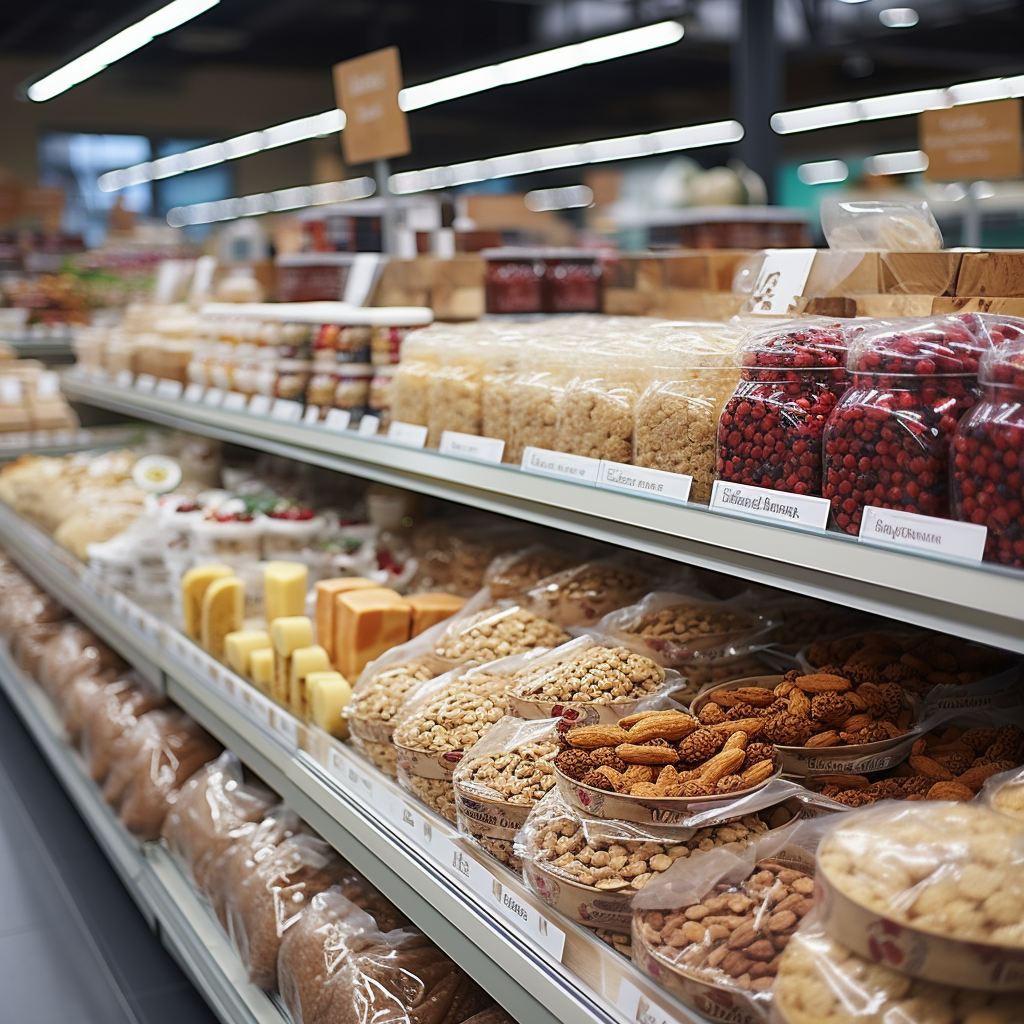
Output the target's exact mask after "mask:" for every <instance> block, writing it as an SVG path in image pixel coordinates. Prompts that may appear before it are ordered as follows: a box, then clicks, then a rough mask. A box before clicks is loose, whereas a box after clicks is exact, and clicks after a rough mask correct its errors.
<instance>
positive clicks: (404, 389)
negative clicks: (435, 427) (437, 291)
mask: <svg viewBox="0 0 1024 1024" xmlns="http://www.w3.org/2000/svg"><path fill="white" fill-rule="evenodd" d="M442 350H443V340H442V336H439V334H438V329H433V330H432V329H430V328H427V329H425V330H422V331H416V332H415V333H413V334H411V335H409V336H408V337H407V338H406V339H405V341H404V342H403V343H402V359H401V362H400V363H399V366H398V372H397V373H396V374H395V381H394V385H393V386H392V395H391V418H392V419H393V420H398V421H400V422H402V423H416V424H419V425H420V426H423V427H425V426H427V424H428V423H429V422H430V384H431V381H432V380H433V377H434V374H435V373H436V372H437V370H438V369H439V366H440V359H441V352H442Z"/></svg>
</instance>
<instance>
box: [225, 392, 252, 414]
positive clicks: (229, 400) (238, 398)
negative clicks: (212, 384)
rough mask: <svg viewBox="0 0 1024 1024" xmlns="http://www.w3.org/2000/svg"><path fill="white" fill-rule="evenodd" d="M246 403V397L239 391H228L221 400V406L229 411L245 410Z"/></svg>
mask: <svg viewBox="0 0 1024 1024" xmlns="http://www.w3.org/2000/svg"><path fill="white" fill-rule="evenodd" d="M246 403H247V399H246V397H245V395H243V394H242V393H241V392H239V391H229V392H228V393H227V394H226V395H225V396H224V401H223V402H221V408H222V409H227V410H229V411H230V412H243V411H244V410H245V406H246Z"/></svg>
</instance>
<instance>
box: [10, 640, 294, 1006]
mask: <svg viewBox="0 0 1024 1024" xmlns="http://www.w3.org/2000/svg"><path fill="white" fill-rule="evenodd" d="M0 686H2V687H3V690H4V692H5V694H6V695H7V697H8V698H9V699H10V701H11V703H12V704H13V705H14V707H15V709H16V710H17V712H18V716H19V717H20V718H21V720H22V722H23V723H24V724H25V727H26V728H27V729H28V731H29V732H30V733H31V735H32V737H33V738H34V739H35V741H36V743H37V745H38V746H39V748H40V750H41V751H42V753H43V756H44V757H45V758H46V760H47V762H48V763H49V764H50V767H51V768H52V769H53V771H54V774H55V775H56V776H57V778H58V779H59V780H60V782H61V784H62V785H63V787H64V789H65V790H66V791H67V793H68V796H69V797H70V798H71V800H72V802H73V803H74V805H75V807H76V808H77V809H78V811H79V813H80V814H81V815H82V818H83V819H84V821H85V823H86V825H87V826H88V828H89V831H90V832H92V834H93V836H95V838H96V841H97V843H98V844H99V846H100V848H101V849H102V850H103V852H104V853H105V854H106V856H107V859H108V860H109V861H110V863H111V865H112V866H113V868H114V870H115V871H116V872H117V874H118V876H119V877H120V879H121V881H122V882H123V883H124V886H125V888H126V889H127V890H128V892H129V893H130V895H131V897H132V899H133V900H134V901H135V902H136V904H137V905H138V907H139V909H140V910H141V911H142V914H143V916H144V917H145V918H146V920H147V921H148V922H149V925H150V927H156V928H158V929H159V933H160V936H161V938H162V939H163V942H164V945H165V946H166V947H167V948H168V950H169V951H170V952H171V954H172V955H173V956H174V958H175V959H176V960H177V961H178V963H179V964H180V965H181V967H182V969H183V970H184V971H185V973H186V974H187V975H188V976H189V977H190V978H191V980H192V982H193V983H194V984H195V985H196V987H197V988H198V989H199V990H200V991H201V992H202V994H203V996H204V998H205V999H206V1000H207V1002H208V1003H209V1004H210V1006H211V1008H212V1009H213V1011H214V1012H215V1013H216V1014H217V1016H218V1017H219V1018H220V1019H221V1020H222V1021H224V1024H282V1021H283V1018H282V1014H281V1011H280V1010H279V1009H278V1007H277V1006H276V1004H275V1003H274V1002H273V1001H272V1000H271V999H270V998H268V996H267V995H266V993H264V992H262V991H260V989H258V988H256V987H255V986H254V985H252V984H250V983H249V981H248V979H247V978H246V977H245V971H244V968H243V967H242V964H241V961H240V960H239V958H238V954H237V953H236V952H235V951H234V949H233V948H232V947H231V945H230V943H229V942H228V939H227V937H226V936H225V935H224V934H223V932H221V931H220V929H219V926H218V925H217V921H216V918H215V917H214V916H213V912H212V910H211V909H210V908H209V907H207V906H206V904H205V903H203V901H202V900H201V899H200V897H199V896H198V895H197V894H196V892H195V890H194V889H193V888H192V887H191V885H190V884H189V883H188V882H187V881H186V879H185V878H184V876H183V875H182V874H181V872H180V871H179V869H178V867H177V866H176V865H175V864H174V862H173V861H172V860H171V858H170V855H169V854H168V853H167V851H166V850H164V849H163V848H162V847H160V846H157V845H155V844H152V845H146V846H140V845H139V844H138V843H137V842H136V841H135V840H134V839H133V838H132V837H131V836H130V835H129V834H128V832H126V831H125V829H124V828H123V827H122V826H121V824H120V823H119V822H118V821H117V819H116V818H115V817H114V815H113V813H112V812H111V810H110V808H109V807H108V806H107V805H106V804H105V803H104V802H103V798H102V797H101V795H100V793H99V791H98V789H97V788H96V786H95V785H94V783H93V782H92V781H91V780H90V779H89V777H88V775H87V773H86V771H85V768H84V766H83V764H82V762H81V760H80V759H79V758H78V756H77V755H76V754H75V753H74V752H73V751H72V750H71V749H70V748H69V747H67V746H66V745H65V743H64V741H63V739H62V738H61V726H60V722H59V720H58V718H57V715H56V713H55V712H54V709H53V707H52V705H51V704H50V703H49V701H48V700H47V698H46V695H45V694H44V693H43V692H42V690H40V689H39V687H38V686H37V685H36V684H35V683H34V682H32V681H31V680H29V679H28V678H27V677H26V676H25V675H24V673H23V672H22V671H21V670H20V669H19V668H18V667H17V665H16V664H15V663H14V661H13V660H12V659H11V656H10V654H9V652H8V650H7V648H6V646H5V645H0Z"/></svg>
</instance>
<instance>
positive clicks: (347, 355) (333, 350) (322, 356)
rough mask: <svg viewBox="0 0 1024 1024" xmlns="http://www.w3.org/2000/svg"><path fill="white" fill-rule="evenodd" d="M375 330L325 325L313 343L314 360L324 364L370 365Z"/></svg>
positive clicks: (318, 331)
mask: <svg viewBox="0 0 1024 1024" xmlns="http://www.w3.org/2000/svg"><path fill="white" fill-rule="evenodd" d="M372 335H373V328H372V327H369V326H367V325H361V326H358V327H345V326H342V325H340V324H323V325H322V326H321V327H319V328H318V329H317V332H316V340H315V341H314V342H313V353H314V358H316V359H317V360H318V361H322V362H337V363H369V362H370V339H371V337H372Z"/></svg>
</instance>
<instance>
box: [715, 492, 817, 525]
mask: <svg viewBox="0 0 1024 1024" xmlns="http://www.w3.org/2000/svg"><path fill="white" fill-rule="evenodd" d="M711 507H712V508H713V509H715V510H717V511H719V512H733V513H735V514H737V515H741V516H744V517H746V518H748V519H761V520H764V521H766V522H772V523H789V525H790V526H802V527H804V528H806V529H809V530H824V529H825V527H826V525H827V524H828V514H829V510H830V508H831V506H830V504H829V500H828V498H815V497H813V496H812V495H810V494H789V493H788V492H786V491H773V490H769V489H768V488H767V487H752V486H751V485H750V484H730V483H726V482H725V481H724V480H716V481H715V482H714V484H713V485H712V487H711Z"/></svg>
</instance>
